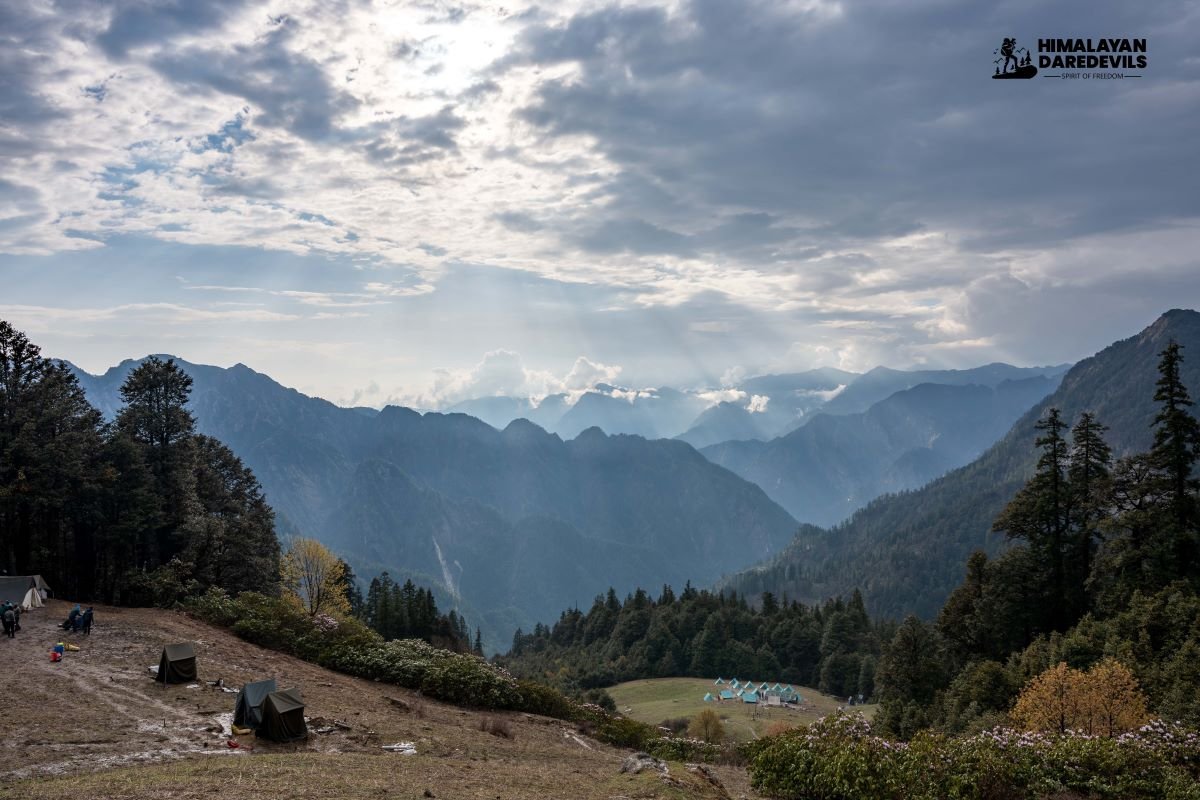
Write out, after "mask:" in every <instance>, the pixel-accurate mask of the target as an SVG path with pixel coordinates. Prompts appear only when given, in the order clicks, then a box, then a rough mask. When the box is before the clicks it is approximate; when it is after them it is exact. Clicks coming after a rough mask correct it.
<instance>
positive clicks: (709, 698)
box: [704, 692, 713, 703]
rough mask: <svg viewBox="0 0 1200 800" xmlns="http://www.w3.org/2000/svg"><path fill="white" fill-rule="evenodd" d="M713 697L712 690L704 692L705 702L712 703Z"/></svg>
mask: <svg viewBox="0 0 1200 800" xmlns="http://www.w3.org/2000/svg"><path fill="white" fill-rule="evenodd" d="M712 699H713V696H712V692H705V693H704V702H706V703H711V702H712Z"/></svg>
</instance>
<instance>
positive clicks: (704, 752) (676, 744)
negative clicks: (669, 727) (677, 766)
mask: <svg viewBox="0 0 1200 800" xmlns="http://www.w3.org/2000/svg"><path fill="white" fill-rule="evenodd" d="M647 752H648V753H650V755H652V756H654V757H655V758H661V759H662V760H663V761H683V762H693V761H703V762H706V763H712V762H714V761H720V760H723V757H724V756H725V748H723V747H722V746H721V745H719V744H713V743H711V742H706V741H704V740H703V739H693V738H690V737H687V736H660V737H659V738H657V739H655V740H653V741H652V742H650V744H649V746H648V747H647Z"/></svg>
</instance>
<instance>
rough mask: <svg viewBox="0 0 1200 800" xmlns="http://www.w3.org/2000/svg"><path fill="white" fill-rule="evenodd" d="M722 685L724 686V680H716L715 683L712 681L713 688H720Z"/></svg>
mask: <svg viewBox="0 0 1200 800" xmlns="http://www.w3.org/2000/svg"><path fill="white" fill-rule="evenodd" d="M724 684H725V679H724V678H717V679H716V680H715V681H713V686H722V685H724Z"/></svg>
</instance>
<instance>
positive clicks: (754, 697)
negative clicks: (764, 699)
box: [742, 692, 758, 703]
mask: <svg viewBox="0 0 1200 800" xmlns="http://www.w3.org/2000/svg"><path fill="white" fill-rule="evenodd" d="M742 702H743V703H757V702H758V693H757V692H746V693H744V694H743V695H742Z"/></svg>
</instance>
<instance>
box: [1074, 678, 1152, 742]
mask: <svg viewBox="0 0 1200 800" xmlns="http://www.w3.org/2000/svg"><path fill="white" fill-rule="evenodd" d="M1087 690H1088V694H1087V702H1086V705H1087V707H1088V709H1089V711H1090V712H1091V728H1090V730H1089V733H1093V734H1097V735H1099V736H1109V737H1111V736H1117V735H1119V734H1122V733H1125V732H1126V731H1131V730H1135V729H1137V728H1140V727H1141V726H1143V725H1145V724H1146V723H1147V722H1149V721H1150V713H1149V712H1148V711H1147V710H1146V695H1144V694H1143V693H1142V690H1141V689H1139V688H1138V682H1137V678H1135V677H1133V673H1132V672H1130V671H1129V669H1128V668H1126V667H1125V665H1124V664H1122V663H1121V662H1119V661H1117V660H1115V659H1112V658H1106V659H1104V660H1103V661H1101V662H1100V663H1099V664H1096V665H1095V666H1094V667H1092V668H1091V669H1090V670H1088V673H1087Z"/></svg>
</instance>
